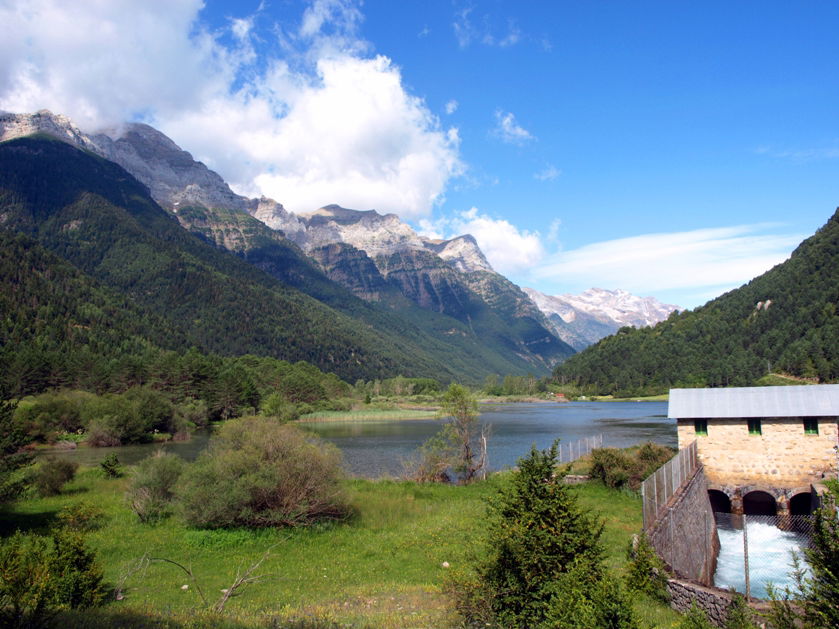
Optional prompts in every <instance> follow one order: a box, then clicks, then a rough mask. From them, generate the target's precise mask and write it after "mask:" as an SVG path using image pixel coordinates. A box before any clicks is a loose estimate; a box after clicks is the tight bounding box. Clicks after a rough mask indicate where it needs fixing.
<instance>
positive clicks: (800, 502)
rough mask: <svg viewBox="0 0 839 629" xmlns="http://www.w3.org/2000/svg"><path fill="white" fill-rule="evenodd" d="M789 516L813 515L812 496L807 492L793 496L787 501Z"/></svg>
mask: <svg viewBox="0 0 839 629" xmlns="http://www.w3.org/2000/svg"><path fill="white" fill-rule="evenodd" d="M789 512H790V515H810V514H811V513H813V494H811V493H810V492H809V491H805V492H802V493H800V494H795V495H794V496H793V497H792V498H790V499H789Z"/></svg>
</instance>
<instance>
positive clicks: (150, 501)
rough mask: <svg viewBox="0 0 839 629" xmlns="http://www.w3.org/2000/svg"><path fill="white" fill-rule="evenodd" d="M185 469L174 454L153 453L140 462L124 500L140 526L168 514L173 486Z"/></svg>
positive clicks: (172, 499)
mask: <svg viewBox="0 0 839 629" xmlns="http://www.w3.org/2000/svg"><path fill="white" fill-rule="evenodd" d="M185 467H186V463H185V462H184V460H183V459H181V458H180V457H179V456H177V455H176V454H169V453H164V452H161V451H158V452H156V453H155V454H153V455H152V456H150V457H147V458H145V459H143V460H142V461H140V463H139V464H138V465H137V469H136V470H135V471H134V477H133V478H132V479H131V485H130V487H129V489H128V492H127V494H126V497H127V498H128V503H129V505H130V506H131V509H132V511H134V513H136V514H137V517H138V518H140V522H143V523H144V524H148V523H152V522H156V521H158V520H160V519H162V518H164V517H166V516H167V515H169V513H170V512H171V508H172V502H173V501H174V499H175V485H176V483H177V482H178V479H179V478H180V477H181V474H182V473H183V471H184V468H185Z"/></svg>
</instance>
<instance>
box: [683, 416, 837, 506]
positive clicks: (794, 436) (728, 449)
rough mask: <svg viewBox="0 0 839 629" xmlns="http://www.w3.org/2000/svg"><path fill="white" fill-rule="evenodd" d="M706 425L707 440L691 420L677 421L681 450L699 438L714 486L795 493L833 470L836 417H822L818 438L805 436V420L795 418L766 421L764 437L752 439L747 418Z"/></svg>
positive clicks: (764, 422) (700, 452)
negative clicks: (697, 431)
mask: <svg viewBox="0 0 839 629" xmlns="http://www.w3.org/2000/svg"><path fill="white" fill-rule="evenodd" d="M707 421H708V434H707V436H704V435H697V434H696V433H695V431H694V422H693V420H692V419H684V420H682V419H680V420H678V431H679V446H680V447H681V446H682V444H687V443H690V442H691V441H693V440H694V439H696V441H697V449H698V454H699V459H700V460H701V461H702V463H703V465H704V466H705V475H706V477H707V479H708V483H709V485H710V486H711V487H712V488H723V487H743V486H750V487H755V488H762V487H772V488H776V489H795V490H797V489H799V488H805V487H807V486H809V485H810V483H814V482H818V481H819V480H821V479H822V477H823V475H824V474H830V473H831V472H832V471H833V470H834V469H835V465H836V452H835V450H834V449H833V447H834V446H835V445H836V443H837V423H836V418H835V417H829V418H819V434H818V435H808V434H805V433H804V425H803V421H802V419H801V418H797V417H775V418H772V417H768V418H762V421H761V424H762V432H763V434H761V435H750V434H749V430H748V424H747V422H746V420H745V419H708V420H707ZM834 474H835V472H834ZM805 491H806V490H805Z"/></svg>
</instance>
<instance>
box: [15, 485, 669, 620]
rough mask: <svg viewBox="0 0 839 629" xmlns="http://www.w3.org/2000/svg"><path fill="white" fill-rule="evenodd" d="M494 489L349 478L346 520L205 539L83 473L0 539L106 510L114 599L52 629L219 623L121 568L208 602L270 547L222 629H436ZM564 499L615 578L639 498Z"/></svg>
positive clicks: (648, 616) (592, 489)
mask: <svg viewBox="0 0 839 629" xmlns="http://www.w3.org/2000/svg"><path fill="white" fill-rule="evenodd" d="M499 482H501V480H500V479H499V477H493V478H490V480H488V481H485V482H482V483H477V484H474V485H471V486H468V487H454V486H446V485H417V484H414V483H411V482H398V481H376V482H374V481H365V480H352V481H347V491H348V492H349V495H350V497H351V501H352V504H353V507H354V515H353V516H352V517H351V518H350V519H349V520H347V521H346V522H337V523H329V524H321V525H317V526H312V527H308V528H301V529H296V530H274V529H269V530H247V529H236V530H215V531H212V530H196V529H189V528H187V527H186V526H185V525H184V524H183V523H182V521H181V520H180V518H178V517H176V516H173V517H170V518H169V519H167V520H165V521H163V522H161V523H160V524H158V525H154V526H148V525H142V524H140V523H139V522H138V520H137V518H136V516H135V515H134V514H133V513H132V512H131V511H130V510H129V509H128V507H127V505H126V503H125V500H124V498H123V495H124V492H125V488H126V486H127V483H128V479H127V478H121V479H113V480H106V479H104V478H103V477H102V475H101V473H100V472H99V471H98V470H96V469H93V468H83V469H82V470H81V471H80V473H79V475H78V476H77V478H76V480H74V481H73V482H72V483H71V484H69V485H68V486H67V488H66V489H65V492H64V493H63V494H62V495H60V496H55V497H50V498H37V497H30V498H28V499H26V500H22V501H21V502H19V503H18V504H17V505H16V506H15V507H14V508H13V510H10V511H7V512H3V513H0V534H2V535H8V534H9V533H11V532H12V531H13V530H15V529H17V528H20V529H23V530H35V531H40V532H46V531H47V530H48V527H49V526H50V524H51V523H52V521H53V519H54V517H55V515H56V513H57V512H58V511H59V510H60V509H61V508H62V507H64V506H67V505H69V504H72V503H75V502H78V501H88V502H92V503H94V504H96V505H98V506H99V507H101V508H102V509H103V510H104V511H105V514H106V521H105V524H104V526H103V527H102V528H101V529H99V530H96V531H92V532H90V533H88V534H87V535H88V539H89V543H90V545H91V547H92V548H94V549H95V550H96V551H97V553H98V556H99V558H100V561H101V563H102V565H103V567H104V570H105V577H106V579H107V581H108V582H109V583H110V584H117V583H119V582H121V581H124V585H125V599H124V600H123V601H120V602H112V603H110V604H109V605H108V606H107V607H105V608H104V609H103V610H101V611H98V612H96V613H94V614H93V615H84V616H81V615H78V614H67V615H66V617H65V618H63V619H62V623H61V624H63V625H66V626H67V627H68V628H71V627H76V626H78V627H81V626H97V623H98V626H109V625H113V624H118V625H122V626H138V627H147V626H155V627H157V626H178V627H185V626H201V625H202V624H208V625H209V624H217V622H218V619H215V618H213V617H210V616H207V615H206V613H203V612H202V613H197V612H196V610H197V609H198V607H200V600H199V597H198V596H197V594H196V591H195V587H194V584H193V583H192V582H191V581H190V579H189V578H188V577H187V576H186V575H185V574H184V573H183V572H182V571H180V570H179V569H178V568H176V567H175V566H173V565H171V564H167V563H162V562H152V563H151V564H149V565H148V566H146V567H145V568H144V569H143V570H140V571H137V572H134V573H132V574H130V570H131V567H132V565H135V564H136V562H137V560H138V559H139V558H141V557H143V556H144V555H148V556H150V557H165V558H167V559H171V560H174V561H177V562H180V563H182V564H184V565H186V566H189V567H190V568H191V569H192V570H193V573H194V574H195V576H196V580H197V582H198V584H199V585H200V586H201V588H202V589H203V590H204V592H205V593H206V595H207V598H208V599H210V600H211V601H214V600H216V599H217V598H218V597H219V596H221V590H222V588H226V587H228V586H229V585H230V584H231V582H232V581H233V579H234V578H235V576H236V573H237V570H244V569H247V568H248V567H249V566H250V565H251V564H253V563H254V562H255V561H257V560H258V559H259V558H260V557H262V556H263V555H264V553H266V551H269V550H270V554H269V555H268V557H267V558H266V559H265V561H264V563H263V564H262V565H261V567H260V569H259V570H258V572H259V573H261V574H264V575H266V576H265V578H264V579H263V580H261V581H260V582H258V583H256V584H254V585H251V586H249V587H247V588H246V589H245V590H244V591H243V592H242V594H241V596H238V597H235V598H233V599H231V600H230V601H229V603H228V605H227V608H226V610H225V618H226V621H225V622H226V623H229V624H228V626H259V625H262V624H264V623H265V622H267V620H266V619H268V618H274V619H277V618H279V619H281V621H282V623H283V624H281V625H280V626H290V627H300V628H302V627H329V626H336V627H337V626H340V627H368V626H369V627H385V628H387V627H394V628H395V627H447V626H454V625H455V623H456V621H455V619H454V618H453V617H452V613H451V611H450V607H449V606H448V604H447V601H446V599H445V597H444V596H443V594H442V593H441V586H442V583H443V580H444V577H445V575H446V573H447V569H446V568H443V567H442V564H443V562H444V561H446V562H449V564H450V566H451V567H452V568H456V567H458V566H459V565H462V564H463V562H465V561H467V557H468V555H469V553H471V552H475V551H476V550H478V549H479V548H480V539H481V530H482V523H483V515H484V504H485V503H484V499H485V498H486V497H487V496H488V495H490V494H491V493H493V492H494V491H495V490H496V487H497V485H498V483H499ZM575 491H577V492H578V493H579V497H580V501H581V502H582V504H583V506H584V507H586V508H590V509H592V510H596V511H598V512H599V513H600V514H601V517H602V518H603V519H604V521H605V524H606V528H605V531H604V535H603V542H604V545H605V547H606V551H607V565H608V566H609V567H610V568H612V569H615V570H617V571H618V572H621V571H622V566H623V564H624V562H625V551H626V547H627V544H628V543H629V540H630V538H631V536H632V534H633V533H635V532H637V531H638V530H639V529H640V526H641V520H640V499H639V498H638V497H637V495H635V494H631V493H621V492H615V491H613V490H609V489H607V488H605V487H603V486H602V485H599V484H596V483H589V484H585V485H581V486H579V487H578V488H577V489H575ZM126 575H129V576H126ZM185 584H189V585H190V587H189V588H188V589H187V590H183V589H182V586H183V585H185ZM638 609H639V613H641V614H642V616H643V617H644V619H645V622H646V623H647V624H648V625H649V626H670V625H671V624H672V622H673V621H674V619H676V618H677V616H676V615H675V614H674V613H673V612H671V611H670V610H668V609H667V608H665V607H663V606H661V605H658V604H655V603H652V602H649V601H639V602H638ZM150 615H152V616H154V617H155V619H156V620H155V622H154V623H152V622H151V620H150V619H149V616H150ZM307 623H308V624H307ZM330 623H333V624H330Z"/></svg>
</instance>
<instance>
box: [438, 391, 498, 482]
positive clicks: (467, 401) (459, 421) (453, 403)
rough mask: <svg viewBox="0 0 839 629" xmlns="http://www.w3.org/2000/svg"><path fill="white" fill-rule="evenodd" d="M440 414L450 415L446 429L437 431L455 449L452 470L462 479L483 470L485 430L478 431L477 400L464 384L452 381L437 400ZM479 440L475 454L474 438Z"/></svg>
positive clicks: (484, 471)
mask: <svg viewBox="0 0 839 629" xmlns="http://www.w3.org/2000/svg"><path fill="white" fill-rule="evenodd" d="M439 414H440V416H441V417H451V423H450V424H449V428H448V430H447V431H446V432H445V433H443V434H442V435H441V437H443V438H444V439H446V440H448V441H449V442H450V443H451V446H452V447H453V448H456V449H457V450H458V454H457V457H456V458H455V459H454V461H453V462H452V467H453V468H454V471H455V472H456V473H457V474H458V475H459V476H460V478H461V480H462V481H463V482H464V483H470V482H472V481H473V480H475V478H477V477H478V476H479V475H485V474H486V446H487V439H488V433H487V429H486V428H484V429H482V430H481V431H480V434H479V433H478V421H477V420H478V401H477V399H476V398H475V396H474V395H473V394H472V393H471V392H470V391H469V390H468V389H467V388H466V387H464V386H462V385H459V384H456V383H452V384H451V385H449V388H448V389H447V390H446V393H445V394H444V395H443V398H442V400H440V412H439ZM476 440H480V452H479V454H478V455H477V457H476V456H475V452H474V442H475V441H476Z"/></svg>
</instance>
